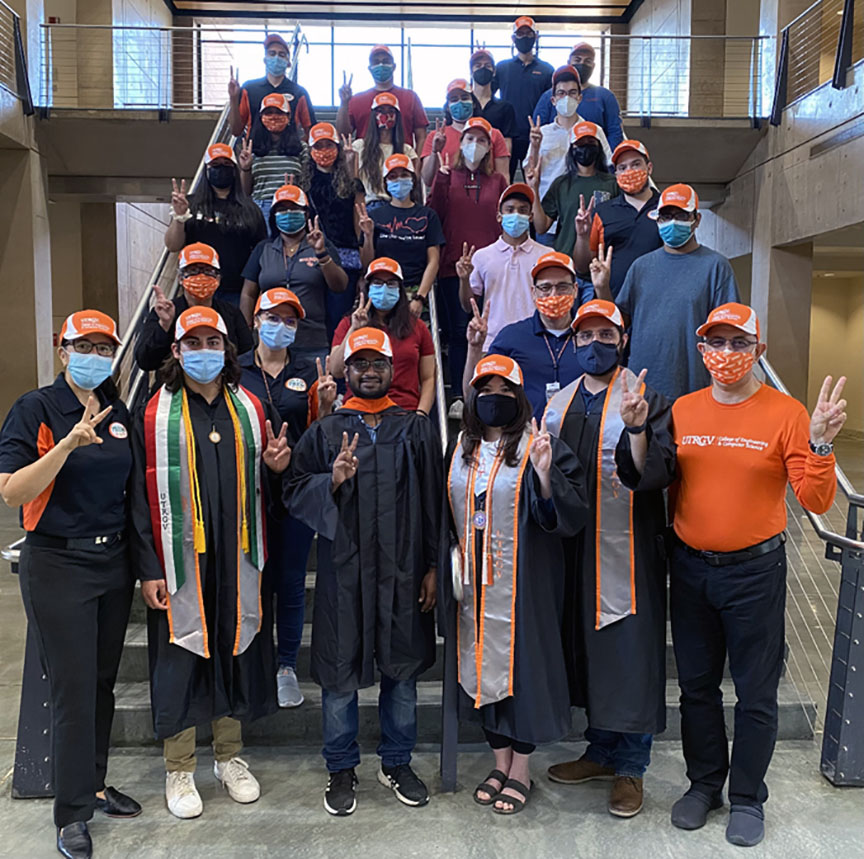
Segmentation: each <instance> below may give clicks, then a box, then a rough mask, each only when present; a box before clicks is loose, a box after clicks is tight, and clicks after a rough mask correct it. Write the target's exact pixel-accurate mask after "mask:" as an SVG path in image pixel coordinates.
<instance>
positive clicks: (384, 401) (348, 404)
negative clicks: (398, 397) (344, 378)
mask: <svg viewBox="0 0 864 859" xmlns="http://www.w3.org/2000/svg"><path fill="white" fill-rule="evenodd" d="M395 405H396V403H394V402H393V400H391V399H390V397H388V396H386V395H385V396H383V397H378V398H377V399H374V400H366V399H364V398H363V397H349V398H348V399H347V400H345V402H344V403H342V408H343V409H353V410H354V411H357V412H363V413H364V414H367V415H377V414H379V413H380V412H385V411H387V409H391V408H393V406H395Z"/></svg>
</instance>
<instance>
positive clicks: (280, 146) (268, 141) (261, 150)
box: [251, 114, 303, 184]
mask: <svg viewBox="0 0 864 859" xmlns="http://www.w3.org/2000/svg"><path fill="white" fill-rule="evenodd" d="M251 138H252V153H253V154H254V155H257V156H258V158H263V157H264V156H265V155H270V151H271V149H272V148H273V138H272V137H271V132H270V131H268V130H267V129H266V128H265V127H264V123H263V122H261V115H260V114H259V115H258V116H256V117H254V118H253V120H252V131H251ZM302 153H303V144H302V142H301V140H300V135H299V134H298V133H297V126H296V125H295V124H294V123H293V122H290V121H289V122H288V125H286V126H285V128H284V130H283V131H282V133H281V134H280V135H279V142H278V143H277V145H276V154H277V155H285V156H291V155H294V156H297V155H301V154H302ZM295 184H296V183H295Z"/></svg>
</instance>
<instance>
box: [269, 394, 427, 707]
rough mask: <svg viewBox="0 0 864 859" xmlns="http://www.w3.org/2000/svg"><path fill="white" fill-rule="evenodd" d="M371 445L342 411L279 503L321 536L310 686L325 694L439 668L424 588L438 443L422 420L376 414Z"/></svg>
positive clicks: (296, 461) (304, 447)
mask: <svg viewBox="0 0 864 859" xmlns="http://www.w3.org/2000/svg"><path fill="white" fill-rule="evenodd" d="M381 418H382V420H381V422H380V424H379V425H378V432H377V440H376V441H375V442H373V441H372V438H371V437H370V435H369V433H368V431H367V430H366V429H365V428H364V426H363V424H362V422H361V421H362V418H361V416H360V412H358V411H355V410H353V409H340V410H339V411H337V412H335V413H334V414H332V415H328V416H327V417H324V418H321V419H320V420H319V421H316V422H315V423H313V424H312V426H310V427H309V429H308V430H307V431H306V432H305V433H304V434H303V436H302V437H301V439H300V441H299V442H298V443H297V445H296V447H295V448H294V451H293V453H292V456H291V467H290V469H289V472H288V478H287V481H286V484H285V503H286V506H287V507H288V509H289V511H290V513H291V515H292V516H294V517H296V518H297V519H300V520H301V521H302V522H305V523H306V524H307V525H308V526H309V527H310V528H313V529H314V530H315V531H317V532H318V569H317V574H316V577H315V611H314V614H313V618H312V672H311V673H312V678H313V680H315V682H316V683H318V684H319V685H320V686H322V687H323V688H324V689H327V690H328V691H331V692H351V691H354V690H356V689H360V688H363V687H366V686H371V685H372V684H373V683H374V682H375V665H376V663H377V665H378V668H379V669H380V671H381V673H382V674H385V675H386V676H388V677H390V678H392V679H394V680H407V679H409V678H411V677H416V676H417V675H418V674H420V673H421V672H423V671H424V670H425V669H426V668H428V667H429V666H430V665H432V663H433V662H434V661H435V636H434V623H433V612H427V613H421V611H420V608H419V603H418V599H419V596H420V583H421V582H422V580H423V577H424V576H425V575H426V573H427V572H428V570H429V569H430V568H431V567H434V566H435V563H436V560H437V553H438V535H439V525H440V517H441V500H440V499H441V462H442V456H441V442H440V441H439V439H438V436H437V434H436V432H435V429H434V427H433V425H432V422H431V421H430V420H429V418H427V417H425V416H424V415H418V414H415V413H414V412H406V411H404V410H403V409H401V408H399V407H394V408H390V409H387V410H386V411H384V412H382V413H381ZM343 432H347V433H348V439H349V441H350V440H351V439H353V437H354V434H355V433H358V437H359V441H358V445H357V450H356V452H355V455H356V457H357V459H358V460H359V465H358V468H357V473H356V474H355V476H354V477H353V478H350V479H349V480H346V481H345V482H344V483H343V484H342V485H341V486H340V487H339V489H338V490H337V491H336V492H335V493H333V492H332V491H331V479H332V468H333V461H334V460H335V459H336V456H337V454H338V453H339V450H340V448H341V446H342V433H343Z"/></svg>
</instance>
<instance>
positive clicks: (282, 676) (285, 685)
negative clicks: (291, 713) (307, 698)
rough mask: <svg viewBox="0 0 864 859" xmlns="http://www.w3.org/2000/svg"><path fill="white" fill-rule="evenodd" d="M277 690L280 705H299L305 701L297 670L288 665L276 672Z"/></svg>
mask: <svg viewBox="0 0 864 859" xmlns="http://www.w3.org/2000/svg"><path fill="white" fill-rule="evenodd" d="M276 691H277V693H278V695H279V706H280V707H299V706H300V705H301V704H302V703H303V700H304V699H303V693H302V692H301V691H300V684H299V683H298V682H297V672H296V671H295V670H294V669H293V668H289V667H288V666H287V665H286V666H284V667H283V668H280V669H279V671H278V673H277V674H276Z"/></svg>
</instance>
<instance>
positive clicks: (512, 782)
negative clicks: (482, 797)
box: [492, 778, 534, 814]
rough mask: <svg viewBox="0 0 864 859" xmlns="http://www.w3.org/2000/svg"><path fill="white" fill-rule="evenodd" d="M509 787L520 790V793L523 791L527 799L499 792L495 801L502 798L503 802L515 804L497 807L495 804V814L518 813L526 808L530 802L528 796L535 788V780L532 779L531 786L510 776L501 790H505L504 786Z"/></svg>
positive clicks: (493, 808) (493, 809)
mask: <svg viewBox="0 0 864 859" xmlns="http://www.w3.org/2000/svg"><path fill="white" fill-rule="evenodd" d="M508 787H509V788H510V789H511V790H518V791H519V793H521V794H522V795H523V796H524V797H525V799H519V798H518V797H516V796H509V795H505V794H503V793H499V794H498V796H496V797H495V801H496V802H497V801H498V800H500V801H501V802H508V803H510V805H512V806H513V808H496V807H495V806H493V807H492V811H494V812H495V814H518V813H519V812H520V811H522V809H523V808H525V806H526V805H527V804H528V797H529V795H530V794H531V791H532V790H533V789H534V781H533V779H532V781H531V784H530V786H529V787H525V785H524V784H522V782H521V781H516V779H515V778H508V779H507V781H505V782H504V787H502V788H501V790H502V791H503V790H504V788H508Z"/></svg>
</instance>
